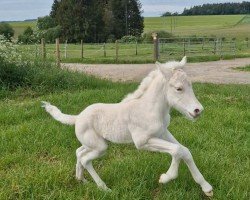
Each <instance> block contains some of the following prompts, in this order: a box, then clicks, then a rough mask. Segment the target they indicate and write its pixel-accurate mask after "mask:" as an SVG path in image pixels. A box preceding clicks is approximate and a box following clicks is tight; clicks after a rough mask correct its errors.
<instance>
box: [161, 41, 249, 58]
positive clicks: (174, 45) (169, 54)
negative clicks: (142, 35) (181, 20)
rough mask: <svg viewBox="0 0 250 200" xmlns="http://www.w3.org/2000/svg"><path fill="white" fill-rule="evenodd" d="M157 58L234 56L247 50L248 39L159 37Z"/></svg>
mask: <svg viewBox="0 0 250 200" xmlns="http://www.w3.org/2000/svg"><path fill="white" fill-rule="evenodd" d="M158 46H159V47H158V51H159V52H158V59H161V60H166V59H171V58H176V57H180V56H184V55H187V56H188V57H193V56H210V55H216V56H220V58H223V57H224V56H225V55H232V56H234V57H236V53H237V52H238V53H239V52H240V51H242V50H249V44H248V41H241V42H239V41H238V42H237V41H236V40H223V39H221V38H208V37H206V38H205V37H201V38H197V37H195V38H190V37H189V38H160V39H159V44H158Z"/></svg>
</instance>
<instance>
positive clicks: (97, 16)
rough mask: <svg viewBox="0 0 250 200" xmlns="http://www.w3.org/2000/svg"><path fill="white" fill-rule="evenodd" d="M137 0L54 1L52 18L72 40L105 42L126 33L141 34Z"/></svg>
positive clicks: (63, 35)
mask: <svg viewBox="0 0 250 200" xmlns="http://www.w3.org/2000/svg"><path fill="white" fill-rule="evenodd" d="M141 13H142V12H141V5H140V3H139V1H138V0H61V1H60V2H59V1H56V0H55V1H54V3H53V6H52V11H51V13H50V16H51V18H52V19H53V20H54V21H55V23H56V24H57V25H60V26H61V28H62V39H67V40H68V41H69V42H79V41H80V40H81V39H83V40H84V41H85V42H104V41H106V40H107V39H110V38H116V39H119V38H121V37H122V36H124V35H134V36H140V35H141V33H142V32H143V28H144V25H143V17H142V16H141Z"/></svg>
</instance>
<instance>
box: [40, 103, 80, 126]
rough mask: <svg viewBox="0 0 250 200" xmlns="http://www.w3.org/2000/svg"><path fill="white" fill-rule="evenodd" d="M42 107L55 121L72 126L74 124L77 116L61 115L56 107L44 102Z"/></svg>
mask: <svg viewBox="0 0 250 200" xmlns="http://www.w3.org/2000/svg"><path fill="white" fill-rule="evenodd" d="M41 103H42V107H43V108H45V110H46V111H47V112H48V113H49V114H50V115H51V116H52V117H53V118H54V119H55V120H57V121H59V122H61V123H63V124H68V125H74V124H75V122H76V116H77V115H66V114H63V113H62V112H61V111H60V110H59V109H58V108H57V107H56V106H53V105H51V104H50V103H48V102H46V101H42V102H41Z"/></svg>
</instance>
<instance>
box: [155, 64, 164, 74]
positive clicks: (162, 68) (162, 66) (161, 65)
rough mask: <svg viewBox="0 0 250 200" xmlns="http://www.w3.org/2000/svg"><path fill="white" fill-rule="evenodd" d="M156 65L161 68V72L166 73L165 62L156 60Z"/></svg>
mask: <svg viewBox="0 0 250 200" xmlns="http://www.w3.org/2000/svg"><path fill="white" fill-rule="evenodd" d="M155 65H156V66H157V68H158V69H159V70H160V72H161V73H163V74H165V73H166V69H165V67H164V64H161V63H160V62H158V61H156V62H155Z"/></svg>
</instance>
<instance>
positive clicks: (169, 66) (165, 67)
mask: <svg viewBox="0 0 250 200" xmlns="http://www.w3.org/2000/svg"><path fill="white" fill-rule="evenodd" d="M186 62H187V58H186V56H184V57H183V58H182V60H181V61H180V62H177V61H170V62H166V63H164V64H161V63H159V62H156V63H155V64H156V65H157V66H158V69H156V70H154V71H152V72H150V73H149V74H148V75H147V76H146V77H145V78H144V79H143V80H142V82H141V83H140V85H139V87H138V88H137V90H135V91H134V92H133V93H130V94H128V95H127V96H126V97H125V98H124V99H123V100H122V102H129V101H131V100H133V99H139V98H140V97H141V96H142V95H143V94H144V93H145V91H146V90H147V89H148V88H149V86H150V85H151V83H152V82H153V80H154V79H155V77H156V76H157V75H158V74H159V72H160V71H161V72H162V73H164V74H167V72H168V71H169V70H175V69H180V68H183V66H184V65H185V64H186Z"/></svg>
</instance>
